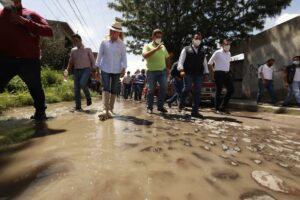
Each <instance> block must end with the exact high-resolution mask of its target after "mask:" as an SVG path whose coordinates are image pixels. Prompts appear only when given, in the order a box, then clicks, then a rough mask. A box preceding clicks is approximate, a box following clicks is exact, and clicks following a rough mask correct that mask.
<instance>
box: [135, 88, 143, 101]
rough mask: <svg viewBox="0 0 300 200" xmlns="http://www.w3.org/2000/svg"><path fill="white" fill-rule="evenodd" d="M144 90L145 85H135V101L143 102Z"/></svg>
mask: <svg viewBox="0 0 300 200" xmlns="http://www.w3.org/2000/svg"><path fill="white" fill-rule="evenodd" d="M143 89H144V85H143V84H135V88H134V100H142V94H143Z"/></svg>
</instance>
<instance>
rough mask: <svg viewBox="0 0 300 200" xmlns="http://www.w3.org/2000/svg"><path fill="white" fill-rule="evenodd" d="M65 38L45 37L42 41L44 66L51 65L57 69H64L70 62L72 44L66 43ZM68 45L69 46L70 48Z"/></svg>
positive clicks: (42, 61)
mask: <svg viewBox="0 0 300 200" xmlns="http://www.w3.org/2000/svg"><path fill="white" fill-rule="evenodd" d="M65 43H66V41H65V39H64V38H63V39H49V38H43V40H42V42H41V49H42V59H41V63H42V65H43V66H49V67H51V68H53V69H56V70H61V69H64V68H65V67H66V66H67V64H68V59H69V53H70V50H71V47H70V46H71V45H70V44H65ZM66 46H69V47H68V48H67V47H66Z"/></svg>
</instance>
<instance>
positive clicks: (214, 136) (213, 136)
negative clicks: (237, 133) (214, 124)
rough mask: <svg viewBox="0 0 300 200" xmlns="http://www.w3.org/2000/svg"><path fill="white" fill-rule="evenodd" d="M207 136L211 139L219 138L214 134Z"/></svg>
mask: <svg viewBox="0 0 300 200" xmlns="http://www.w3.org/2000/svg"><path fill="white" fill-rule="evenodd" d="M207 136H208V137H211V138H220V136H218V135H214V134H208V135H207Z"/></svg>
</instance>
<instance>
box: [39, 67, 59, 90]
mask: <svg viewBox="0 0 300 200" xmlns="http://www.w3.org/2000/svg"><path fill="white" fill-rule="evenodd" d="M41 78H42V84H43V86H44V87H52V86H56V85H60V84H62V82H63V76H62V73H60V72H57V71H54V70H51V69H50V67H45V68H43V70H42V73H41Z"/></svg>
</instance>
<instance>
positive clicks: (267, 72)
mask: <svg viewBox="0 0 300 200" xmlns="http://www.w3.org/2000/svg"><path fill="white" fill-rule="evenodd" d="M261 73H262V74H263V76H264V79H266V80H273V66H272V67H269V66H268V65H267V64H264V65H262V66H260V67H259V68H258V78H259V79H261V78H262V77H261Z"/></svg>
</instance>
